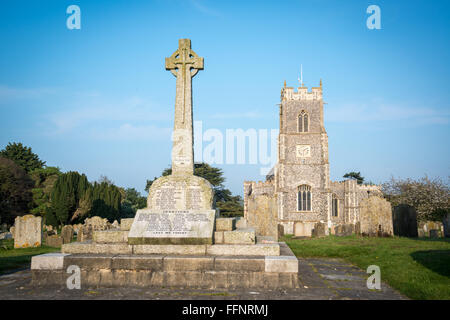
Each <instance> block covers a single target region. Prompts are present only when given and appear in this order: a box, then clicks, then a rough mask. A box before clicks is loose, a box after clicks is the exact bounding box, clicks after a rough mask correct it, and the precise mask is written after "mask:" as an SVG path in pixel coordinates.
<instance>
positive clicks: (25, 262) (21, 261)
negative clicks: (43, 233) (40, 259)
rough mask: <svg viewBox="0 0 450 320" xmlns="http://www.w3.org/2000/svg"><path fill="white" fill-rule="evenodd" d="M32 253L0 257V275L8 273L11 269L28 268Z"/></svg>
mask: <svg viewBox="0 0 450 320" xmlns="http://www.w3.org/2000/svg"><path fill="white" fill-rule="evenodd" d="M34 255H35V254H29V255H23V256H11V257H0V275H1V274H5V273H9V272H10V271H11V270H16V269H23V268H29V266H30V264H31V258H32V257H33V256H34Z"/></svg>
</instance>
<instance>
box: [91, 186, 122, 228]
mask: <svg viewBox="0 0 450 320" xmlns="http://www.w3.org/2000/svg"><path fill="white" fill-rule="evenodd" d="M121 200H122V195H121V193H120V190H119V188H118V187H116V186H115V185H113V184H108V183H107V182H102V183H97V182H95V183H94V185H93V188H92V207H91V210H90V211H89V216H90V217H92V216H99V217H102V218H107V219H108V220H109V221H110V222H112V221H114V220H117V219H119V217H120V203H121Z"/></svg>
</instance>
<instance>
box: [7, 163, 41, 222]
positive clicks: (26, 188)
mask: <svg viewBox="0 0 450 320" xmlns="http://www.w3.org/2000/svg"><path fill="white" fill-rule="evenodd" d="M32 187H33V180H31V178H30V177H29V176H28V175H27V173H26V172H25V170H24V169H22V168H21V167H20V166H18V165H17V164H16V163H14V162H13V161H12V160H10V159H6V158H3V157H0V221H1V222H0V223H7V224H13V223H14V219H15V218H16V216H22V215H24V214H27V213H28V210H29V209H30V206H31V202H32V193H31V189H32Z"/></svg>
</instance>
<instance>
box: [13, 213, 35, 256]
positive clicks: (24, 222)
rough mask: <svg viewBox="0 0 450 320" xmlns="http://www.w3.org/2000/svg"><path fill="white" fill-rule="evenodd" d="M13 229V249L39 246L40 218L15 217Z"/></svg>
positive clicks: (30, 216) (28, 216)
mask: <svg viewBox="0 0 450 320" xmlns="http://www.w3.org/2000/svg"><path fill="white" fill-rule="evenodd" d="M14 227H15V230H14V248H30V247H40V246H41V242H42V217H35V216H33V215H31V214H29V215H26V216H23V217H16V220H15V223H14Z"/></svg>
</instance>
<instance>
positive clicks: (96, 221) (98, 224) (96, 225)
mask: <svg viewBox="0 0 450 320" xmlns="http://www.w3.org/2000/svg"><path fill="white" fill-rule="evenodd" d="M84 225H85V226H86V225H91V226H92V229H93V230H94V231H103V230H108V229H110V228H111V224H110V223H109V222H108V219H106V218H101V217H98V216H95V217H92V218H87V219H86V220H84Z"/></svg>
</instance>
